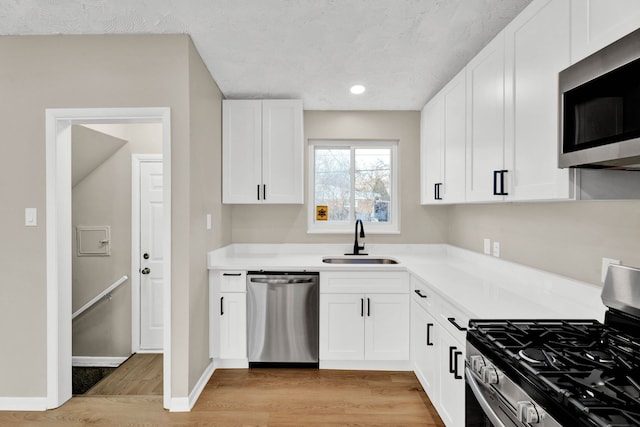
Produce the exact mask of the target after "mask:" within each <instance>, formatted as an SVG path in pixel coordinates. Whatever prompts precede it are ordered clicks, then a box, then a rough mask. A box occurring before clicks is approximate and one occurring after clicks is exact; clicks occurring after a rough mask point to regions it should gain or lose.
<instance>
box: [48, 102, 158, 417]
mask: <svg viewBox="0 0 640 427" xmlns="http://www.w3.org/2000/svg"><path fill="white" fill-rule="evenodd" d="M116 123H118V124H154V123H155V124H158V125H159V126H160V128H161V135H162V136H161V140H162V143H161V145H162V153H163V157H162V160H161V161H160V163H161V166H162V169H161V173H160V179H161V181H162V182H163V183H164V185H163V187H162V189H161V194H162V198H163V200H165V201H167V202H166V203H163V204H162V206H161V207H160V212H161V216H162V221H161V225H160V227H159V230H160V231H159V233H160V234H161V238H160V239H159V240H160V241H159V242H157V241H156V244H157V245H156V246H157V247H158V248H160V250H161V252H162V253H163V260H162V261H163V262H162V266H161V267H160V270H161V272H162V276H163V277H164V280H163V281H162V283H161V289H162V290H161V292H159V294H160V295H161V296H162V303H161V304H162V309H161V310H159V313H161V319H162V323H163V325H164V328H163V331H162V333H161V335H162V341H163V342H162V345H163V347H164V357H163V358H162V359H163V360H162V390H163V392H162V394H163V401H164V407H165V408H169V406H170V401H171V373H170V366H171V351H170V349H171V341H170V337H171V316H170V314H171V312H170V303H171V301H170V298H171V281H170V278H171V259H170V255H171V251H170V249H171V203H170V200H171V185H170V183H171V162H170V159H171V128H170V112H169V109H168V108H105V109H96V108H91V109H48V110H46V147H47V149H46V153H47V154H46V164H47V174H46V177H47V205H46V206H47V218H46V222H47V233H46V234H47V406H48V407H49V408H56V407H58V406H60V405H62V404H63V403H64V402H66V401H67V400H68V399H70V398H71V396H72V386H71V385H72V381H71V371H72V369H71V366H72V336H73V334H72V278H73V274H72V270H73V268H72V254H73V253H74V252H73V249H74V245H73V243H72V237H73V236H74V231H75V230H74V227H73V223H72V154H71V153H72V128H73V126H77V125H85V126H89V125H91V126H98V127H99V126H104V125H113V124H116ZM130 164H131V163H130ZM129 167H131V166H129ZM129 170H131V169H129ZM102 230H104V227H103V228H102ZM89 234H90V233H89ZM89 234H88V235H89ZM102 240H103V241H105V242H108V241H109V240H110V238H107V239H102ZM156 240H158V239H156ZM90 241H91V240H90V239H89V240H88V242H90ZM97 241H98V243H99V242H100V240H97ZM131 241H133V239H131ZM76 245H77V241H76ZM90 246H91V245H88V247H90ZM133 246H134V245H133V244H132V245H131V247H133ZM75 249H76V250H77V247H76V248H75ZM102 249H104V248H102ZM133 265H134V263H132V264H131V269H132V270H133ZM133 273H134V272H131V273H130V274H131V275H133ZM114 292H115V291H114ZM132 317H133V316H132ZM131 335H132V336H133V335H134V334H133V333H132V334H131ZM130 343H131V344H132V345H131V347H132V348H133V347H134V346H133V338H132V341H130ZM138 350H139V349H138Z"/></svg>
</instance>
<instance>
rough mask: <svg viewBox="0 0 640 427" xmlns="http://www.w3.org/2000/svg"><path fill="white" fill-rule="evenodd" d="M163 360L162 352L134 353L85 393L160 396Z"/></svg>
mask: <svg viewBox="0 0 640 427" xmlns="http://www.w3.org/2000/svg"><path fill="white" fill-rule="evenodd" d="M162 361H163V358H162V354H142V353H137V354H134V355H132V356H131V357H130V358H129V359H127V360H126V361H125V362H124V363H123V364H122V365H120V366H119V367H118V369H116V370H115V371H114V372H113V373H111V374H110V375H108V376H107V377H105V378H103V379H102V380H101V381H100V382H99V383H98V384H96V385H95V386H93V387H92V388H91V389H90V390H88V391H87V392H86V393H85V394H84V395H85V396H154V395H155V396H160V395H162Z"/></svg>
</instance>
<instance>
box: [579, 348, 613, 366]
mask: <svg viewBox="0 0 640 427" xmlns="http://www.w3.org/2000/svg"><path fill="white" fill-rule="evenodd" d="M584 356H585V357H586V358H587V359H589V360H593V361H594V362H599V363H613V357H612V356H611V354H609V353H607V352H606V351H600V350H586V351H585V352H584Z"/></svg>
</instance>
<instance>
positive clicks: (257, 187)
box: [256, 184, 260, 200]
mask: <svg viewBox="0 0 640 427" xmlns="http://www.w3.org/2000/svg"><path fill="white" fill-rule="evenodd" d="M256 189H257V191H258V200H260V184H258V185H256Z"/></svg>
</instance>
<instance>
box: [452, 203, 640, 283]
mask: <svg viewBox="0 0 640 427" xmlns="http://www.w3.org/2000/svg"><path fill="white" fill-rule="evenodd" d="M448 226H449V233H448V242H449V243H451V244H453V245H456V246H460V247H462V248H466V249H470V250H473V251H476V252H482V250H483V242H482V239H483V238H485V237H487V238H490V239H492V240H497V241H499V242H500V248H501V252H502V254H501V257H502V258H504V259H507V260H510V261H515V262H518V263H521V264H525V265H529V266H532V267H536V268H539V269H542V270H546V271H550V272H553V273H557V274H561V275H563V276H568V277H572V278H574V279H578V280H583V281H585V282H589V283H593V284H600V270H601V265H602V257H607V258H614V259H619V260H621V261H622V263H623V264H627V265H634V266H640V201H637V200H635V201H580V202H553V203H506V204H494V205H458V206H452V207H451V212H450V216H449V221H448Z"/></svg>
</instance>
